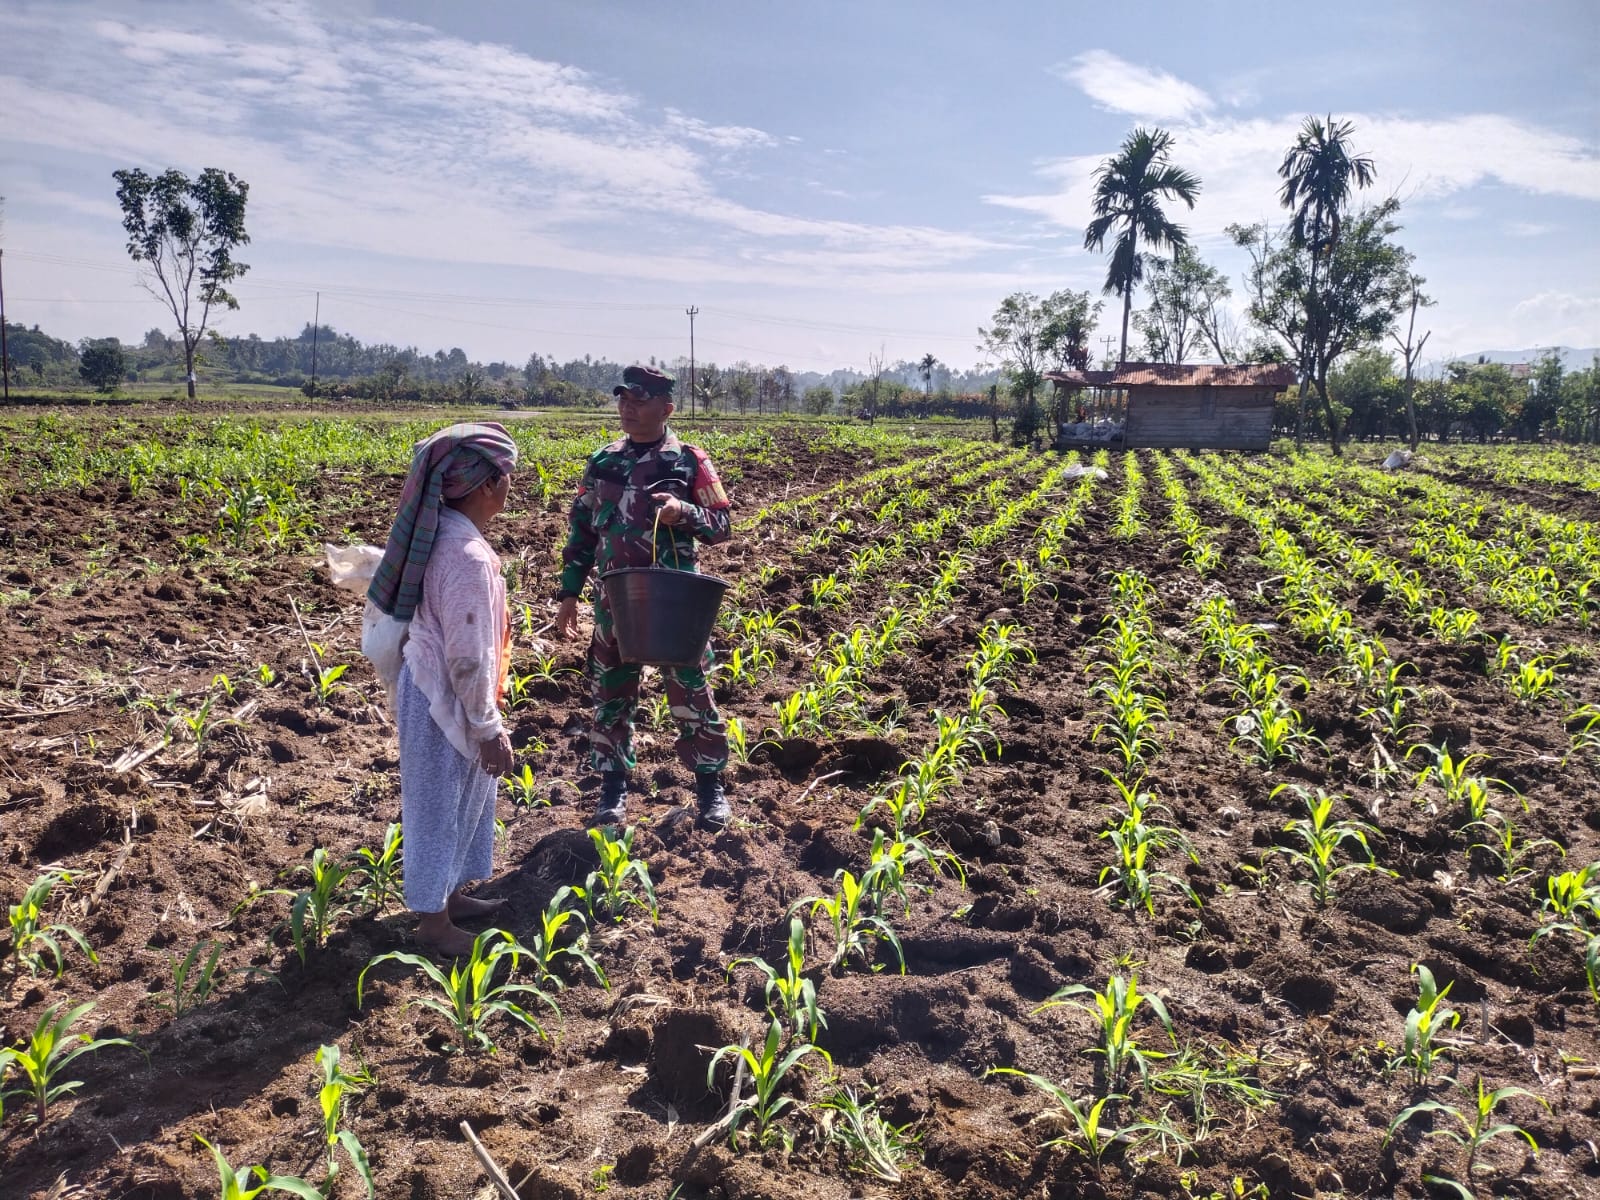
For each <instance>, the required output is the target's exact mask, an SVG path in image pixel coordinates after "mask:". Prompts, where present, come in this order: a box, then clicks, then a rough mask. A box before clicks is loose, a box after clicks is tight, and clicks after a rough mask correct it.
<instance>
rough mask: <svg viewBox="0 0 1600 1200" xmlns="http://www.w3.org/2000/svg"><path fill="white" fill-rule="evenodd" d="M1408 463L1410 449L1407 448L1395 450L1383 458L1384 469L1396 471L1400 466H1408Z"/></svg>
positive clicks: (1409, 460) (1409, 461) (1409, 463)
mask: <svg viewBox="0 0 1600 1200" xmlns="http://www.w3.org/2000/svg"><path fill="white" fill-rule="evenodd" d="M1410 465H1411V451H1409V450H1396V451H1395V452H1394V453H1393V454H1391V455H1389V457H1388V458H1386V459H1384V460H1383V469H1384V470H1385V471H1398V470H1399V469H1400V468H1401V467H1409V466H1410Z"/></svg>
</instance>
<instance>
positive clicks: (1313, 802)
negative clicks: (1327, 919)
mask: <svg viewBox="0 0 1600 1200" xmlns="http://www.w3.org/2000/svg"><path fill="white" fill-rule="evenodd" d="M1285 789H1288V790H1290V791H1292V792H1294V793H1295V794H1296V795H1297V796H1299V797H1300V800H1301V802H1302V803H1303V804H1304V805H1305V807H1306V815H1305V816H1304V817H1301V818H1299V819H1297V820H1294V821H1290V822H1289V823H1288V824H1286V825H1285V826H1284V827H1283V830H1284V832H1285V833H1292V834H1294V835H1295V836H1296V837H1298V838H1299V839H1300V841H1301V843H1302V844H1303V847H1304V848H1303V849H1302V848H1298V847H1294V846H1273V847H1271V848H1270V849H1268V850H1267V851H1266V854H1265V855H1263V857H1265V856H1266V855H1272V854H1281V855H1283V856H1284V857H1285V858H1287V859H1288V860H1289V863H1290V868H1291V870H1293V868H1295V867H1300V868H1303V869H1304V870H1305V871H1306V873H1307V874H1308V875H1310V877H1311V879H1310V885H1311V897H1312V900H1313V901H1314V902H1315V904H1316V906H1317V907H1318V908H1326V907H1327V904H1328V900H1329V899H1330V898H1331V897H1332V896H1333V881H1334V880H1335V879H1337V878H1338V877H1339V876H1340V875H1343V874H1344V873H1345V872H1346V871H1378V870H1383V868H1381V867H1379V866H1378V864H1377V862H1376V860H1375V859H1374V858H1373V854H1372V846H1371V844H1370V843H1369V842H1368V841H1367V839H1368V837H1369V836H1373V837H1376V836H1377V835H1378V831H1377V829H1375V828H1374V827H1373V826H1371V825H1368V824H1367V823H1366V822H1364V821H1332V820H1330V817H1331V816H1332V814H1333V802H1334V799H1335V797H1333V796H1330V795H1328V794H1327V793H1326V792H1324V791H1323V790H1322V789H1321V788H1317V789H1316V791H1315V793H1312V792H1310V791H1308V790H1307V789H1306V788H1304V787H1302V786H1301V785H1299V784H1297V783H1294V784H1291V783H1281V784H1279V785H1278V786H1277V787H1275V788H1273V789H1272V794H1273V796H1277V794H1278V793H1279V792H1281V791H1283V790H1285ZM1346 844H1351V845H1354V846H1358V847H1359V848H1360V849H1361V850H1362V851H1363V852H1364V853H1365V855H1366V859H1365V861H1356V862H1344V863H1341V862H1339V861H1338V855H1339V849H1340V847H1342V846H1344V845H1346ZM1385 873H1386V874H1389V875H1393V874H1394V872H1393V871H1386V872H1385Z"/></svg>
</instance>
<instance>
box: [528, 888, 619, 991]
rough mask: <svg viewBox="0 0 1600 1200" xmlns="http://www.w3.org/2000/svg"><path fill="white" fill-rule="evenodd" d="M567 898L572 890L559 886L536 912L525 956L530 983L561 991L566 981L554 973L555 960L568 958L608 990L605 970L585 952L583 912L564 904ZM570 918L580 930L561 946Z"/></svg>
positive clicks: (587, 934) (587, 941)
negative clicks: (535, 925)
mask: <svg viewBox="0 0 1600 1200" xmlns="http://www.w3.org/2000/svg"><path fill="white" fill-rule="evenodd" d="M571 898H573V889H571V888H569V887H564V888H561V889H560V890H558V891H557V892H556V894H555V895H554V896H551V897H550V902H549V903H548V904H546V905H545V906H544V912H542V913H541V914H539V929H538V931H537V932H536V933H535V934H534V935H533V936H532V937H531V938H530V939H529V940H530V941H531V942H532V943H533V945H532V946H530V947H529V948H528V956H529V957H530V958H531V959H532V960H533V982H534V984H535V986H537V987H541V988H542V987H545V986H547V985H548V986H549V987H552V988H554V989H555V990H556V991H561V990H562V989H564V988H565V987H566V986H567V984H566V981H565V980H564V979H562V978H561V976H560V975H559V974H558V973H557V972H556V961H557V960H558V959H562V958H571V959H575V960H576V961H578V962H579V963H581V964H582V965H583V966H585V967H587V968H588V969H589V973H590V974H591V975H593V976H594V979H595V982H596V983H598V984H599V985H600V986H601V987H603V988H606V989H608V990H609V989H610V987H611V984H610V982H609V981H608V980H607V979H606V973H605V972H604V971H603V970H601V969H600V964H599V963H598V962H596V961H595V960H594V956H593V955H591V954H590V953H589V931H588V928H587V925H586V923H585V921H584V919H583V914H581V913H579V912H578V911H577V910H575V909H572V908H569V907H567V901H568V900H569V899H571ZM572 921H576V922H577V923H578V925H579V926H580V927H582V928H581V932H579V933H578V934H577V936H575V937H573V938H572V939H570V940H569V941H567V942H566V944H565V945H563V944H562V942H561V931H562V929H563V928H565V927H566V925H567V924H568V923H569V922H572ZM552 1007H554V1005H552Z"/></svg>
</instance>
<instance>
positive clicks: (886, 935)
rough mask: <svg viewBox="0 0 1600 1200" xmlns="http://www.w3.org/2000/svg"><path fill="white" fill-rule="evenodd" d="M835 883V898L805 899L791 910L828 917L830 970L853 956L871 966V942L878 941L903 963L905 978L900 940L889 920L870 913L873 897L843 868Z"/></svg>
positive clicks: (879, 966) (876, 967)
mask: <svg viewBox="0 0 1600 1200" xmlns="http://www.w3.org/2000/svg"><path fill="white" fill-rule="evenodd" d="M834 882H835V883H837V884H838V890H837V891H836V892H835V893H834V894H833V895H831V896H806V897H804V898H803V899H801V900H797V901H796V902H795V903H794V904H792V905H791V906H790V908H789V912H790V914H791V915H792V914H793V913H794V912H795V911H796V910H797V909H801V908H805V907H808V906H809V907H810V909H811V915H812V916H816V914H817V913H818V912H821V913H823V914H824V915H826V916H827V918H828V923H829V925H831V926H832V928H833V956H832V957H831V958H830V959H829V960H828V969H829V970H830V971H833V972H834V973H835V974H837V973H838V972H839V971H840V970H842V969H843V967H844V964H845V961H846V960H847V959H848V958H849V957H850V955H852V954H854V955H855V956H856V957H857V958H859V959H860V960H861V961H862V963H864V964H865V963H868V961H869V960H868V950H869V948H870V943H872V942H875V941H877V942H887V943H888V944H889V946H890V947H891V948H892V949H893V950H894V953H895V957H896V958H897V959H899V960H900V973H901V974H902V975H904V974H905V972H906V956H905V953H904V951H902V950H901V948H900V938H899V936H898V935H897V934H896V933H895V931H894V928H893V927H892V926H891V925H890V924H889V922H888V921H886V920H884V919H883V918H882V917H880V916H877V915H875V914H874V913H872V912H871V911H870V909H871V908H872V894H871V893H870V892H868V891H867V890H866V889H865V888H863V887H862V886H861V883H860V881H858V880H857V879H856V877H855V876H854V875H852V874H851V873H850V872H849V871H847V870H845V869H843V868H841V869H840V870H839V872H838V873H837V874H836V875H835V876H834ZM882 968H883V964H882V963H876V964H871V969H872V970H874V971H878V970H881V969H882Z"/></svg>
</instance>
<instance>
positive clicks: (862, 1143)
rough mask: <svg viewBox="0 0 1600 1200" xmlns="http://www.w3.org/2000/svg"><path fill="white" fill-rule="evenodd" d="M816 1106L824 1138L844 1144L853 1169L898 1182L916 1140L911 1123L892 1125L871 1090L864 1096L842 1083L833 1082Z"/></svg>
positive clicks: (915, 1144)
mask: <svg viewBox="0 0 1600 1200" xmlns="http://www.w3.org/2000/svg"><path fill="white" fill-rule="evenodd" d="M815 1108H816V1109H817V1110H818V1111H819V1112H820V1113H821V1114H822V1115H821V1117H820V1118H819V1119H820V1122H821V1125H822V1133H823V1137H825V1138H826V1139H827V1140H829V1141H832V1142H837V1143H839V1145H840V1146H841V1147H843V1149H844V1152H845V1155H846V1157H847V1158H848V1159H849V1162H850V1165H851V1167H852V1169H854V1170H857V1171H863V1172H865V1173H866V1174H868V1175H873V1176H876V1177H877V1178H879V1179H882V1180H884V1181H885V1182H887V1183H899V1182H900V1181H901V1179H902V1176H901V1174H900V1168H901V1166H902V1165H903V1164H904V1163H905V1161H906V1160H907V1159H909V1158H910V1157H911V1155H912V1153H913V1152H914V1151H915V1150H916V1146H917V1142H918V1140H919V1135H918V1134H917V1133H916V1132H915V1131H914V1130H913V1129H912V1127H911V1123H910V1122H908V1123H907V1124H905V1125H893V1124H891V1123H890V1122H889V1121H887V1120H885V1119H884V1116H883V1114H882V1113H881V1112H879V1111H878V1106H877V1104H876V1103H875V1102H874V1101H873V1097H872V1094H871V1093H870V1092H868V1093H867V1094H866V1095H864V1096H863V1095H860V1094H858V1093H857V1092H856V1090H855V1089H854V1088H852V1087H848V1086H846V1085H845V1084H842V1083H839V1084H835V1085H834V1086H833V1088H832V1089H831V1090H830V1091H829V1092H828V1093H827V1094H826V1095H824V1096H823V1098H822V1099H821V1100H818V1101H817V1103H816V1105H815Z"/></svg>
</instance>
